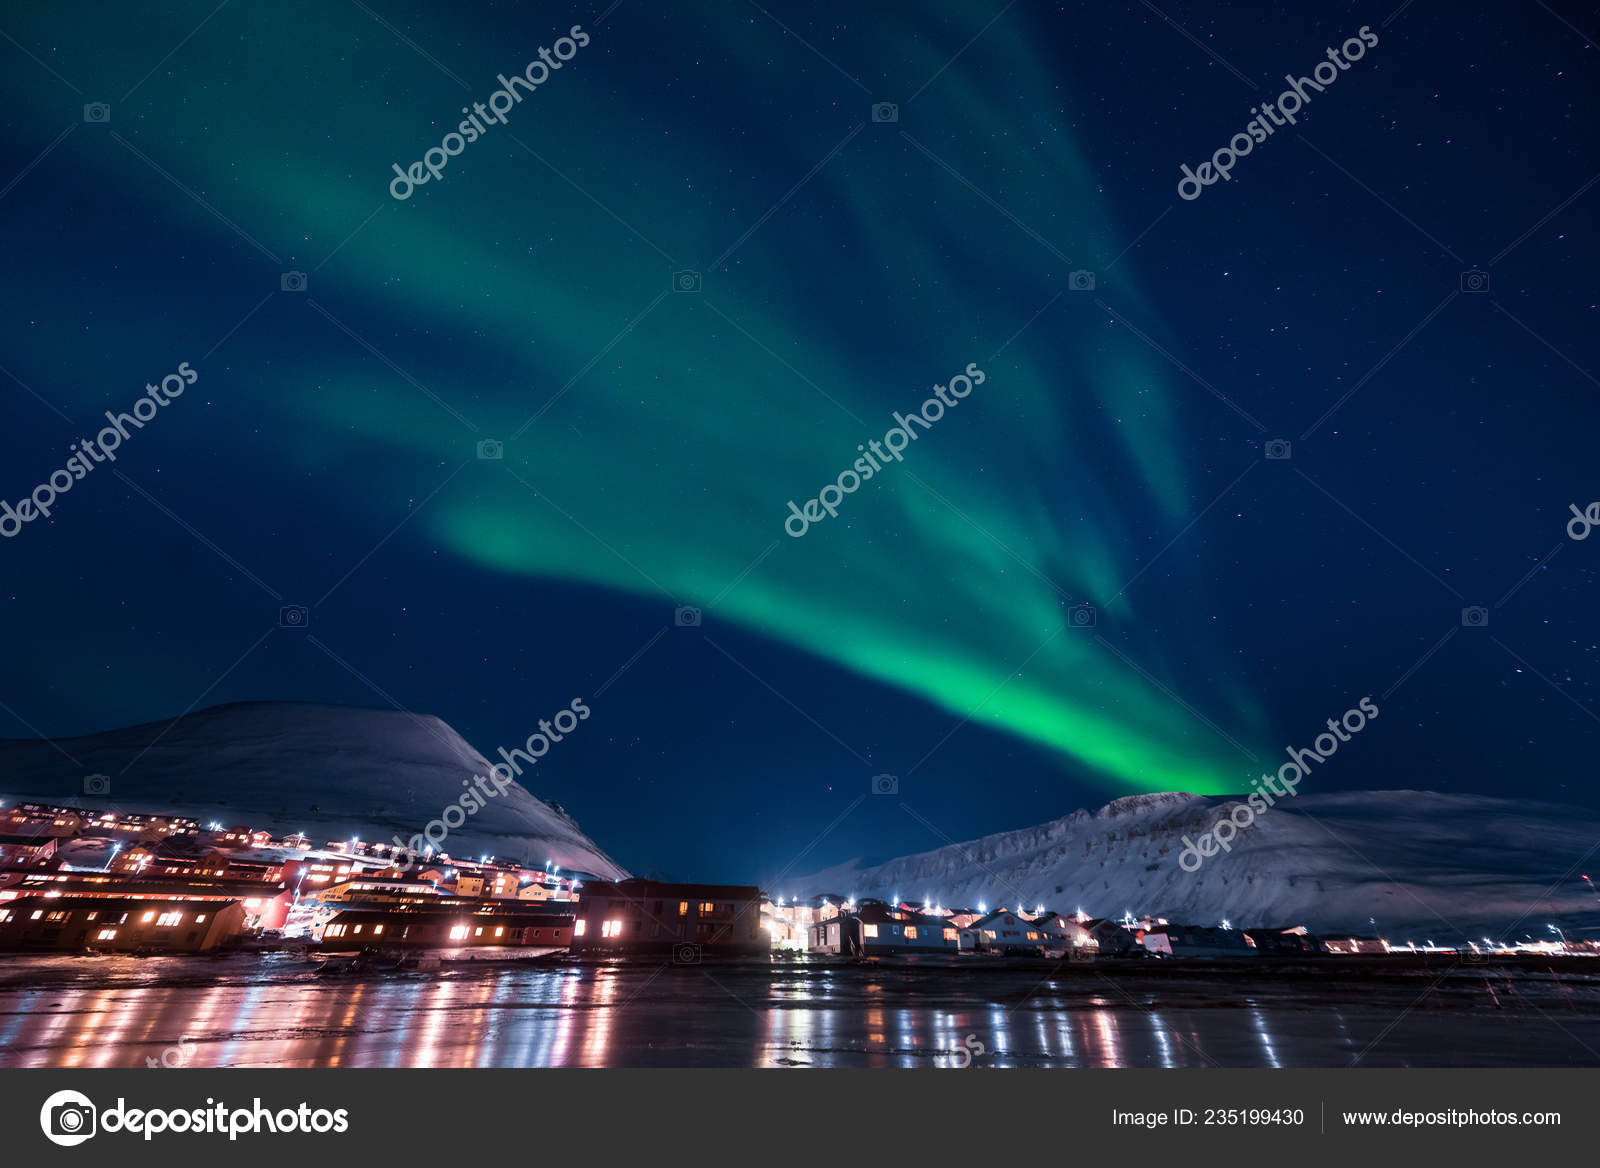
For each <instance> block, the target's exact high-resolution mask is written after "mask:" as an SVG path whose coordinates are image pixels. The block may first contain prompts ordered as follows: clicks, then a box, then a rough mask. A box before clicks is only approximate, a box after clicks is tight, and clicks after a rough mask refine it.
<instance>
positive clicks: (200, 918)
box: [194, 913, 206, 925]
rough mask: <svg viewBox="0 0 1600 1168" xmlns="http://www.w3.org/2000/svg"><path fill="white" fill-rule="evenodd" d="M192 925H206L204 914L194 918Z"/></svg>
mask: <svg viewBox="0 0 1600 1168" xmlns="http://www.w3.org/2000/svg"><path fill="white" fill-rule="evenodd" d="M194 923H195V924H197V925H203V924H205V923H206V914H205V913H201V914H200V915H199V916H197V917H195V919H194Z"/></svg>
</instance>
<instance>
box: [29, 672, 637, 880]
mask: <svg viewBox="0 0 1600 1168" xmlns="http://www.w3.org/2000/svg"><path fill="white" fill-rule="evenodd" d="M489 765H490V764H489V761H488V760H487V759H486V758H484V756H483V755H481V754H479V753H478V752H477V751H476V750H475V749H473V747H472V746H471V745H469V744H468V743H467V742H466V741H465V740H464V739H462V737H461V736H460V735H459V734H457V733H456V732H455V731H454V730H452V729H451V728H450V727H449V726H448V725H446V724H445V723H444V722H443V721H441V720H440V719H438V718H435V717H431V716H427V715H422V714H409V713H403V712H398V711H391V710H365V709H356V708H352V707H345V706H324V705H313V704H309V703H299V702H243V703H236V704H233V705H225V706H214V707H212V708H210V709H205V710H199V711H196V712H195V713H192V714H189V715H187V716H186V717H183V718H179V719H176V720H174V721H172V722H152V723H148V724H146V725H142V726H131V727H128V728H126V729H122V730H111V731H107V732H105V733H102V734H93V735H88V736H85V737H82V738H68V739H57V740H56V742H55V744H54V745H52V744H51V743H48V742H44V741H40V740H33V739H22V740H15V739H14V740H0V799H3V800H4V801H5V802H6V803H8V804H9V803H14V802H20V801H27V800H32V801H41V802H49V803H55V804H62V805H68V806H82V807H89V808H95V809H100V808H110V809H114V810H117V811H120V812H145V813H168V814H176V815H187V816H189V817H191V818H194V819H198V820H199V821H200V822H201V823H202V824H205V823H208V822H211V821H217V822H220V823H221V824H222V825H223V826H224V827H232V826H235V825H242V826H248V827H251V828H265V829H266V830H268V831H271V832H272V833H273V835H274V836H280V837H281V836H283V835H287V834H290V833H292V832H304V833H305V834H306V835H307V836H308V837H309V838H310V840H311V842H312V843H313V844H314V845H317V846H320V845H322V844H323V843H326V842H327V841H329V840H343V839H348V838H350V837H351V836H356V837H358V838H360V839H363V840H374V841H380V842H385V843H388V842H392V838H393V836H394V835H395V834H396V833H398V834H400V835H401V836H402V837H403V838H405V839H410V837H411V836H412V835H413V834H415V833H416V832H418V831H420V830H422V829H423V828H424V827H425V826H426V825H427V823H428V822H429V821H430V820H433V819H436V818H438V816H439V815H440V814H441V812H442V811H443V810H444V808H445V807H446V806H448V805H450V804H452V803H454V802H455V801H456V800H457V799H459V798H460V797H461V795H462V793H463V792H464V791H465V790H466V788H465V787H463V786H462V782H463V780H467V781H470V780H471V779H472V778H473V777H474V776H475V775H483V776H488V775H489ZM547 765H548V760H544V761H541V762H540V763H537V764H535V765H534V766H532V767H531V768H530V767H528V766H527V765H524V767H523V774H522V778H521V780H520V781H519V782H518V783H517V784H514V785H512V786H511V787H510V788H508V789H507V791H506V793H505V795H503V796H496V797H495V798H492V799H489V800H486V801H485V802H484V806H483V809H482V810H481V811H479V812H478V813H477V814H476V815H472V816H469V817H468V818H467V820H466V822H465V823H464V824H463V825H462V826H461V827H460V828H457V829H455V830H453V831H451V832H450V834H449V836H448V837H447V838H446V840H445V844H444V850H445V851H447V852H451V853H453V854H455V855H458V856H472V857H477V856H479V855H483V854H488V855H494V856H498V857H499V858H500V859H503V860H516V861H521V862H523V863H527V864H530V865H532V866H534V867H542V866H543V865H544V863H545V862H546V861H547V860H548V861H550V862H552V863H554V864H557V865H559V866H560V867H561V869H562V871H563V872H581V873H588V874H590V875H593V876H598V877H600V878H602V879H606V880H614V879H622V878H624V877H626V876H627V874H628V873H627V872H626V871H625V870H624V869H623V868H622V867H620V866H619V865H618V864H617V863H616V862H615V861H613V860H612V859H611V857H609V856H607V855H606V854H605V852H603V851H602V850H601V849H600V847H599V846H598V845H597V844H596V843H595V842H594V841H593V840H591V839H590V838H589V837H588V836H586V835H585V834H584V833H583V832H582V831H581V830H580V829H579V828H578V825H577V823H576V822H575V821H574V820H573V819H572V817H571V816H569V815H566V814H565V813H563V812H560V811H557V810H555V809H554V808H553V807H551V806H550V805H549V804H547V803H544V802H542V801H541V800H539V799H536V798H535V797H534V796H533V795H531V794H530V793H529V792H528V791H527V790H526V789H525V788H524V787H523V786H522V785H521V784H522V783H524V782H532V783H535V784H540V783H541V782H542V777H541V774H540V768H541V767H544V766H547ZM125 770H126V773H124V771H125ZM95 773H101V774H105V775H108V776H110V779H111V793H110V794H109V795H105V796H86V795H84V793H83V778H84V776H85V775H88V774H95ZM313 808H315V810H313Z"/></svg>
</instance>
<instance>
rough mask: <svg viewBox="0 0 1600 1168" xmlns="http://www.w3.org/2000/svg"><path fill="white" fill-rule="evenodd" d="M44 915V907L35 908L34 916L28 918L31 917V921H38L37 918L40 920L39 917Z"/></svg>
mask: <svg viewBox="0 0 1600 1168" xmlns="http://www.w3.org/2000/svg"><path fill="white" fill-rule="evenodd" d="M42 916H44V909H42V908H36V909H34V910H33V915H32V916H30V917H29V918H28V919H29V920H30V921H36V920H38V919H39V918H40V917H42Z"/></svg>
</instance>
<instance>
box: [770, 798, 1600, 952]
mask: <svg viewBox="0 0 1600 1168" xmlns="http://www.w3.org/2000/svg"><path fill="white" fill-rule="evenodd" d="M1237 805H1238V800H1237V799H1231V798H1208V797H1205V796H1200V795H1186V794H1177V793H1168V794H1157V795H1135V796H1130V797H1128V798H1125V799H1118V800H1116V801H1114V802H1112V803H1109V804H1107V805H1106V806H1105V807H1102V808H1101V809H1100V810H1099V811H1095V812H1092V813H1091V812H1088V811H1078V812H1075V813H1073V814H1072V815H1068V816H1066V817H1064V818H1062V819H1057V820H1054V821H1052V822H1050V823H1045V824H1041V825H1039V826H1038V827H1030V828H1024V829H1023V830H1020V831H1010V832H1003V833H1001V834H998V835H991V836H985V837H984V838H982V839H978V840H973V841H972V842H970V843H965V844H958V845H952V846H950V847H945V848H940V849H939V850H938V851H933V852H925V853H923V854H921V855H917V856H906V857H902V858H901V859H898V860H891V861H889V862H888V863H885V864H879V865H876V866H873V867H868V868H863V867H859V866H857V865H856V864H854V863H852V864H845V865H841V866H839V867H837V868H831V869H828V870H827V871H824V872H819V873H817V874H815V875H813V876H808V877H805V878H803V879H790V880H786V881H785V882H784V883H785V886H786V890H787V889H792V891H793V892H795V893H801V894H803V895H815V894H818V893H824V892H835V893H841V894H845V895H855V896H879V897H883V898H885V899H887V898H888V897H891V896H894V895H896V894H898V895H899V896H900V897H902V898H903V899H906V900H913V901H920V900H922V899H923V898H924V897H931V898H933V899H934V900H936V901H938V902H941V903H943V904H946V905H962V906H976V905H977V904H978V903H979V902H982V903H984V904H987V905H988V906H989V907H990V908H994V907H996V906H999V905H1012V906H1015V905H1018V904H1021V905H1023V906H1025V907H1027V908H1029V909H1031V908H1032V907H1033V906H1035V905H1037V904H1043V905H1045V906H1046V907H1047V908H1051V909H1056V910H1057V911H1064V912H1072V911H1074V910H1075V909H1077V908H1078V907H1079V906H1082V908H1083V909H1084V910H1085V911H1086V912H1088V913H1090V914H1091V915H1093V916H1121V915H1122V914H1123V913H1124V912H1125V911H1130V910H1131V911H1132V912H1133V913H1134V914H1135V915H1142V914H1144V913H1146V912H1148V913H1151V914H1154V915H1157V916H1165V917H1168V918H1171V919H1174V920H1183V921H1188V922H1194V923H1200V924H1212V923H1215V922H1217V921H1219V920H1221V919H1223V918H1224V917H1226V918H1227V919H1229V920H1231V921H1232V922H1233V923H1234V924H1236V925H1240V926H1254V925H1280V924H1281V925H1293V924H1306V925H1308V926H1311V927H1312V928H1313V929H1316V928H1324V929H1327V928H1349V929H1356V930H1360V931H1361V932H1371V931H1372V926H1371V925H1369V924H1368V918H1369V917H1371V918H1376V920H1377V925H1378V929H1379V931H1380V932H1381V933H1382V934H1384V935H1386V936H1388V937H1390V939H1391V940H1395V939H1398V940H1405V939H1408V938H1411V937H1413V936H1414V939H1415V940H1416V941H1417V943H1418V944H1422V943H1423V941H1424V940H1425V939H1427V938H1432V939H1433V940H1434V941H1436V942H1437V943H1440V944H1443V943H1444V942H1445V941H1446V940H1447V939H1448V940H1458V939H1460V937H1461V936H1463V935H1468V936H1472V937H1478V936H1481V935H1483V934H1484V933H1489V934H1491V935H1494V936H1495V937H1496V939H1499V937H1500V936H1501V935H1502V932H1503V935H1505V936H1507V937H1508V938H1509V939H1517V938H1520V937H1521V936H1522V935H1523V934H1530V935H1533V936H1534V937H1535V938H1536V939H1540V940H1551V939H1553V934H1551V933H1549V932H1547V930H1546V926H1547V924H1549V923H1554V924H1556V925H1557V926H1559V927H1561V928H1563V929H1566V930H1568V932H1569V934H1571V935H1572V936H1573V939H1577V936H1578V935H1579V934H1577V933H1573V930H1574V929H1579V930H1581V929H1582V928H1583V927H1584V926H1586V925H1587V926H1600V903H1597V901H1596V897H1595V895H1594V894H1593V893H1592V892H1591V891H1590V890H1589V888H1588V886H1587V885H1585V884H1584V883H1583V882H1582V881H1581V880H1580V879H1579V873H1580V872H1589V871H1590V868H1589V867H1588V865H1593V866H1594V867H1595V868H1600V850H1597V852H1596V854H1594V855H1591V850H1592V849H1600V821H1597V817H1596V816H1595V815H1594V813H1592V812H1589V811H1585V810H1581V809H1578V808H1572V807H1561V806H1556V805H1552V804H1547V803H1532V802H1523V801H1514V800H1509V799H1493V798H1488V797H1483V796H1475V795H1445V794H1438V793H1435V792H1429V791H1368V792H1356V793H1351V794H1335V795H1312V794H1306V795H1301V796H1299V797H1298V798H1295V799H1292V800H1287V801H1280V802H1279V803H1278V806H1277V807H1276V808H1274V809H1272V810H1270V811H1268V812H1267V813H1266V814H1264V815H1262V816H1261V817H1260V818H1259V819H1258V820H1256V822H1255V823H1254V825H1252V826H1251V827H1249V828H1248V829H1245V830H1243V831H1240V832H1239V833H1238V836H1237V838H1236V839H1234V840H1233V842H1232V851H1231V853H1227V852H1221V851H1219V852H1217V854H1215V855H1213V856H1211V857H1210V858H1208V859H1204V860H1203V861H1201V863H1200V865H1199V868H1198V870H1197V871H1194V872H1186V871H1184V870H1183V869H1182V868H1181V867H1180V866H1179V862H1178V858H1179V855H1180V853H1182V852H1183V850H1184V844H1183V842H1182V839H1183V837H1184V836H1185V835H1187V836H1188V837H1189V838H1190V839H1191V840H1195V841H1198V840H1199V838H1200V836H1201V834H1202V833H1204V832H1206V831H1208V830H1209V829H1210V828H1211V827H1212V826H1213V825H1214V824H1215V823H1216V822H1217V820H1218V819H1219V818H1220V817H1222V816H1223V815H1224V814H1227V813H1229V812H1231V810H1232V809H1233V808H1234V807H1235V806H1237ZM1187 862H1188V863H1189V864H1190V865H1191V866H1192V865H1194V863H1195V860H1194V859H1192V858H1191V859H1190V860H1188V861H1187ZM1595 875H1596V878H1597V879H1600V873H1596V874H1595ZM1582 935H1584V936H1588V937H1593V936H1596V935H1597V934H1596V933H1594V932H1589V933H1586V934H1582Z"/></svg>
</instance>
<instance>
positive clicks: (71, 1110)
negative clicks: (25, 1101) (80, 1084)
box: [39, 1091, 100, 1148]
mask: <svg viewBox="0 0 1600 1168" xmlns="http://www.w3.org/2000/svg"><path fill="white" fill-rule="evenodd" d="M99 1114H100V1113H99V1110H98V1109H97V1108H96V1107H95V1105H94V1104H93V1103H91V1102H90V1101H89V1097H88V1096H87V1095H83V1094H80V1093H79V1092H77V1091H57V1092H56V1093H55V1094H54V1095H52V1096H50V1098H48V1099H46V1100H45V1101H44V1106H43V1107H41V1108H39V1127H40V1128H41V1129H42V1130H43V1131H44V1138H45V1139H47V1140H49V1141H50V1142H51V1143H52V1144H59V1145H60V1146H61V1147H63V1148H73V1147H77V1145H79V1144H81V1143H83V1141H84V1140H87V1139H91V1138H92V1137H93V1136H94V1134H95V1131H96V1130H97V1129H98V1127H99V1123H98V1122H97V1120H98V1116H99Z"/></svg>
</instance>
